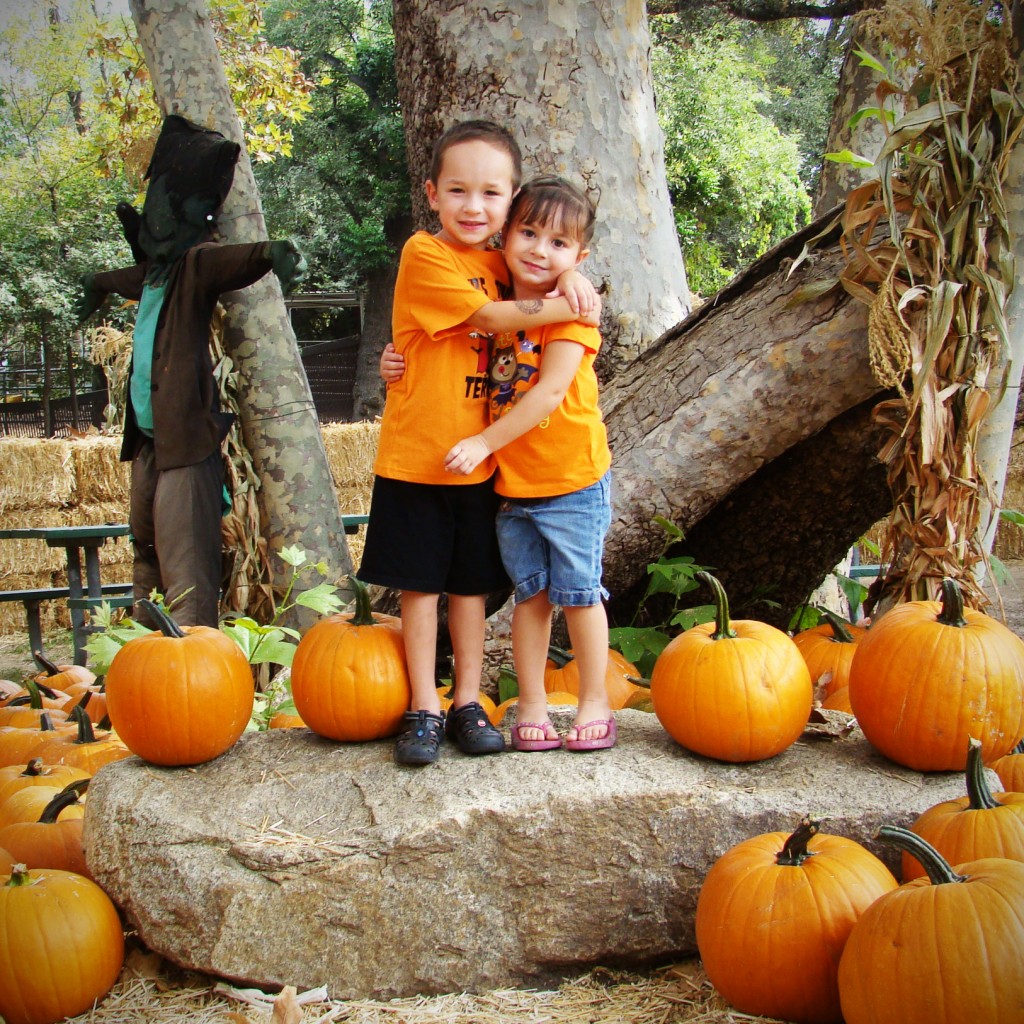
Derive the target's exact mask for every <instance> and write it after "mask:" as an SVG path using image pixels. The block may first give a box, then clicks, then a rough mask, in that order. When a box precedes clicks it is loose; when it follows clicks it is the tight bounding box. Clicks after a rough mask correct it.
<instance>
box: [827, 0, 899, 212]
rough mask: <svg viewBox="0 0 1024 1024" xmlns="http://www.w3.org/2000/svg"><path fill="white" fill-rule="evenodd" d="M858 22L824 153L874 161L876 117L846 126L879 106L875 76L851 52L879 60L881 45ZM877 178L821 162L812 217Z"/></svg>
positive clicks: (878, 137)
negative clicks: (847, 153) (846, 153)
mask: <svg viewBox="0 0 1024 1024" xmlns="http://www.w3.org/2000/svg"><path fill="white" fill-rule="evenodd" d="M871 6H877V4H872V5H871ZM861 22H863V19H862V18H860V19H857V24H856V25H855V27H854V29H853V31H852V32H851V33H850V45H849V47H848V49H847V51H846V58H845V60H844V61H843V67H842V70H841V71H840V72H839V84H838V87H837V90H836V98H835V102H834V104H833V106H832V121H831V123H830V124H829V130H828V140H827V141H826V143H825V152H826V153H841V152H842V151H843V150H847V149H848V150H850V151H851V152H853V153H856V154H857V155H858V156H862V157H865V158H866V159H868V160H874V159H875V158H876V157H877V156H878V154H879V152H880V151H881V149H882V145H883V144H884V143H885V139H886V134H885V127H884V126H883V125H882V122H881V120H880V119H879V118H877V117H864V118H861V120H859V121H858V122H857V123H856V124H855V125H851V124H850V119H851V118H852V117H853V115H854V114H856V113H857V111H858V110H860V109H861V108H862V107H877V106H878V105H879V99H878V97H877V95H876V94H875V88H876V87H877V86H878V84H879V74H878V72H877V71H875V70H874V69H873V68H870V67H868V66H866V65H862V64H861V59H860V57H858V56H857V54H856V53H855V51H856V50H858V49H862V50H866V51H867V52H868V53H871V54H872V55H873V56H875V57H881V56H882V53H883V47H882V44H881V41H880V40H879V39H878V38H877V37H876V36H874V35H873V34H871V33H870V32H869V31H867V30H866V29H865V28H864V27H863V26H862V24H861ZM895 99H896V98H895V97H888V98H887V100H886V106H887V108H889V109H893V105H894V102H895ZM895 112H896V116H897V117H899V114H900V110H899V109H897V110H896V111H895ZM877 177H878V173H877V171H876V170H875V169H874V167H858V166H855V165H854V164H849V163H837V162H836V161H834V160H823V161H822V165H821V177H820V179H819V182H818V194H817V196H816V197H815V200H814V215H815V216H816V217H819V216H821V215H822V214H824V213H826V212H827V211H828V210H830V209H832V207H834V206H838V205H839V204H840V203H842V202H844V201H845V200H846V196H847V194H848V193H849V192H850V191H851V190H852V189H855V188H856V187H857V186H858V185H863V184H864V182H865V181H869V180H870V179H872V178H877Z"/></svg>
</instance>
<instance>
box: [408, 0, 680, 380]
mask: <svg viewBox="0 0 1024 1024" xmlns="http://www.w3.org/2000/svg"><path fill="white" fill-rule="evenodd" d="M394 28H395V66H396V69H397V72H398V84H399V98H400V100H401V104H402V109H403V111H404V114H405V134H406V147H407V151H408V156H409V168H410V178H411V180H412V181H413V183H414V195H413V215H414V219H415V221H416V223H417V225H418V226H420V227H430V226H431V224H432V220H431V218H430V216H429V211H428V209H427V206H426V201H425V198H424V196H423V190H422V187H421V183H422V182H423V181H425V180H426V177H427V172H428V167H429V163H430V153H431V148H432V146H433V143H434V141H435V140H436V138H437V137H438V136H439V135H440V134H441V132H442V131H443V130H444V129H445V128H447V127H449V126H450V125H451V124H453V123H455V122H456V121H459V120H464V119H468V118H474V117H484V118H489V119H491V120H494V121H497V122H499V123H500V124H503V125H506V126H508V127H509V128H510V129H511V130H512V132H513V134H514V135H515V136H516V138H517V140H518V141H519V143H520V145H521V146H522V149H523V155H524V175H525V176H526V177H527V178H529V177H532V176H534V175H535V174H538V173H555V174H561V175H564V176H565V177H568V178H570V179H573V180H575V181H577V182H580V183H582V184H584V185H585V186H586V187H587V188H588V189H589V190H590V192H591V194H592V195H593V196H594V198H599V199H600V205H599V209H598V219H597V228H596V231H595V234H594V240H593V243H592V245H591V250H592V254H591V256H590V257H589V258H588V260H587V262H586V264H584V270H585V271H586V273H587V274H588V275H589V276H590V277H591V280H593V281H594V282H595V283H599V284H600V286H601V287H602V290H603V297H604V302H605V315H604V318H603V321H602V325H601V326H602V334H603V336H604V347H603V349H602V355H603V357H604V358H603V359H602V361H601V362H602V366H603V368H610V367H614V366H618V365H622V364H623V363H624V362H626V361H628V359H629V358H631V357H633V356H635V355H637V354H638V353H640V352H642V351H644V350H645V349H646V348H647V347H648V345H649V344H650V343H651V342H652V341H653V340H654V339H655V338H656V337H657V336H658V335H659V334H660V333H661V332H662V331H664V330H665V329H667V328H668V327H671V326H672V325H673V324H676V323H678V322H679V320H680V319H681V318H682V317H683V316H685V315H686V313H687V311H688V310H689V306H690V303H689V293H688V291H687V288H686V275H685V272H684V270H683V262H682V256H681V253H680V249H679V241H678V238H677V236H676V231H675V223H674V220H673V216H672V207H671V203H670V201H669V195H668V186H667V183H666V179H665V169H664V157H663V145H662V136H661V130H660V128H659V126H658V120H657V115H656V111H655V105H654V92H653V88H652V85H651V76H650V67H649V59H648V58H649V50H650V41H649V34H648V25H647V13H646V9H645V6H644V4H643V3H642V2H640V0H625V2H622V0H594V2H589V3H583V2H577V0H569V2H564V3H559V4H552V3H548V2H546V0H523V2H521V3H518V4H514V5H511V6H509V5H504V6H498V7H490V8H488V7H486V6H484V5H477V4H464V3H459V2H456V0H395V3H394Z"/></svg>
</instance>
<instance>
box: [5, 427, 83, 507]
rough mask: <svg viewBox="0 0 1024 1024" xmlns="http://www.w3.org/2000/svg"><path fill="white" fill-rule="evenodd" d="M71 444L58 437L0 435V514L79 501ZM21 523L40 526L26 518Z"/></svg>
mask: <svg viewBox="0 0 1024 1024" xmlns="http://www.w3.org/2000/svg"><path fill="white" fill-rule="evenodd" d="M71 449H72V444H71V442H69V441H65V440H61V439H59V438H49V439H45V440H44V439H40V438H25V437H2V438H0V514H6V513H7V512H9V511H10V510H11V509H42V508H62V507H64V506H67V505H73V504H74V503H75V501H76V500H77V495H76V490H75V488H76V482H77V480H76V476H75V463H74V458H73V455H72V451H71ZM21 525H23V526H24V525H32V526H35V525H37V524H36V523H35V522H34V521H32V522H31V523H30V522H28V521H26V520H24V519H23V521H22V523H21Z"/></svg>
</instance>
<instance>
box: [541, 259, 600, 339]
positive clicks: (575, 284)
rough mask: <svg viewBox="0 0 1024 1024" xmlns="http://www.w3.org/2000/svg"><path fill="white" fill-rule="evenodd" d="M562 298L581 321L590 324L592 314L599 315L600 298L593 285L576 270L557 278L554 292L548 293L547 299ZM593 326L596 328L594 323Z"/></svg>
mask: <svg viewBox="0 0 1024 1024" xmlns="http://www.w3.org/2000/svg"><path fill="white" fill-rule="evenodd" d="M559 295H561V296H564V298H565V301H566V302H568V303H569V308H570V309H571V310H572V311H573V312H574V313H575V314H576V315H577V316H578V317H579V318H580V319H581V320H585V321H586V322H587V323H590V322H591V320H592V318H593V316H594V314H595V313H596V315H597V316H600V314H601V297H600V296H599V295H598V294H597V289H596V288H595V287H594V285H593V284H592V283H591V282H590V281H589V280H588V279H587V278H585V277H584V276H583V275H582V274H581V273H580V272H579V271H578V270H575V269H573V270H566V271H565V272H564V273H563V274H561V276H560V277H559V278H558V281H557V283H556V284H555V290H554V291H552V292H548V295H547V298H549V299H554V298H557V297H558V296H559ZM594 326H597V325H596V323H595V324H594Z"/></svg>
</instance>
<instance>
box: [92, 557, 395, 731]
mask: <svg viewBox="0 0 1024 1024" xmlns="http://www.w3.org/2000/svg"><path fill="white" fill-rule="evenodd" d="M349 582H350V584H351V586H352V589H353V593H354V595H355V602H356V604H355V611H354V612H343V613H340V614H338V615H329V616H327V617H326V618H324V619H321V620H320V621H319V622H318V623H316V624H315V625H314V626H312V627H311V628H310V629H309V630H308V631H307V632H306V633H305V634H304V635H303V637H302V639H301V640H300V641H299V645H298V648H297V649H296V651H295V657H294V659H293V661H292V700H293V701H294V702H295V710H296V711H298V713H299V715H300V716H301V718H302V720H303V721H304V722H305V723H306V724H307V725H308V726H309V727H310V729H312V730H313V731H314V732H315V733H318V734H319V735H321V736H326V737H327V738H328V739H332V740H342V741H353V740H375V739H381V738H383V737H385V736H393V735H394V734H395V733H396V732H398V730H399V728H400V726H401V723H402V716H403V715H404V714H405V712H406V711H407V710H408V708H409V701H410V700H411V697H412V690H411V688H410V685H409V674H408V671H407V670H406V667H405V648H404V646H403V643H402V623H401V620H400V619H398V618H397V617H395V616H393V615H383V614H381V613H379V612H374V611H372V609H371V608H370V596H369V591H368V590H367V589H366V585H365V584H364V583H363V582H362V581H361V580H358V579H356V578H355V577H354V576H350V577H349ZM108 685H109V684H108Z"/></svg>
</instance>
